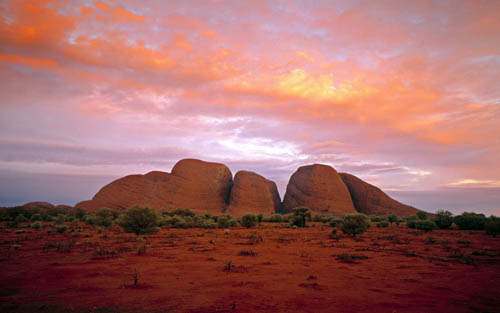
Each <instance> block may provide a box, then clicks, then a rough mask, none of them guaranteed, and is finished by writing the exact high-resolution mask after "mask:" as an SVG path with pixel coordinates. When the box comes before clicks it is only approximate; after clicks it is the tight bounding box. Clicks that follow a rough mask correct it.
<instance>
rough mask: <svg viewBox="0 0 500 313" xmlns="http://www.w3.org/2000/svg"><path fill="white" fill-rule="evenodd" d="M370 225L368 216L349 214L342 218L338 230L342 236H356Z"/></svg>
mask: <svg viewBox="0 0 500 313" xmlns="http://www.w3.org/2000/svg"><path fill="white" fill-rule="evenodd" d="M370 225H371V222H370V219H369V218H368V216H366V215H364V214H362V213H351V214H347V215H344V216H343V217H342V222H341V223H340V224H339V228H340V230H341V231H342V232H343V233H344V234H348V235H351V236H356V235H359V234H362V233H364V232H365V231H367V230H368V229H369V228H370Z"/></svg>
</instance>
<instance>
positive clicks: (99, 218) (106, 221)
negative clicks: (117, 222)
mask: <svg viewBox="0 0 500 313" xmlns="http://www.w3.org/2000/svg"><path fill="white" fill-rule="evenodd" d="M95 215H96V224H97V225H99V226H104V227H110V226H111V225H112V224H113V220H114V214H113V210H111V209H110V208H99V209H97V212H96V213H95Z"/></svg>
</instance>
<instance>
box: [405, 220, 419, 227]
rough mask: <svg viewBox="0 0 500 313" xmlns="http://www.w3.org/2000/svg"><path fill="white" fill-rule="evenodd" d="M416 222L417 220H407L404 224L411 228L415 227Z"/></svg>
mask: <svg viewBox="0 0 500 313" xmlns="http://www.w3.org/2000/svg"><path fill="white" fill-rule="evenodd" d="M416 224H417V220H409V221H408V222H406V226H407V227H408V228H412V229H415V228H416Z"/></svg>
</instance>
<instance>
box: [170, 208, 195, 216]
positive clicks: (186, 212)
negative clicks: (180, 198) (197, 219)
mask: <svg viewBox="0 0 500 313" xmlns="http://www.w3.org/2000/svg"><path fill="white" fill-rule="evenodd" d="M174 215H180V216H191V217H194V216H196V213H194V211H193V210H191V209H182V208H180V209H175V210H173V211H172V212H170V216H174Z"/></svg>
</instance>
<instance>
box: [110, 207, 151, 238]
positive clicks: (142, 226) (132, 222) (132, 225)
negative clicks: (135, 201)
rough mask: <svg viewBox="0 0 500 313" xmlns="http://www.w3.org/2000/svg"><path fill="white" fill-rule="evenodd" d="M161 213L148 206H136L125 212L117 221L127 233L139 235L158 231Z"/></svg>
mask: <svg viewBox="0 0 500 313" xmlns="http://www.w3.org/2000/svg"><path fill="white" fill-rule="evenodd" d="M159 222H160V215H159V214H158V212H157V211H155V210H153V209H151V208H148V207H140V206H134V207H131V208H130V209H127V210H126V211H125V212H123V213H122V214H121V215H120V216H119V218H118V220H117V223H118V225H120V226H121V227H123V230H124V231H125V232H127V233H134V234H136V235H137V236H139V235H143V234H152V233H156V232H158V230H159V228H158V224H159Z"/></svg>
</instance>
